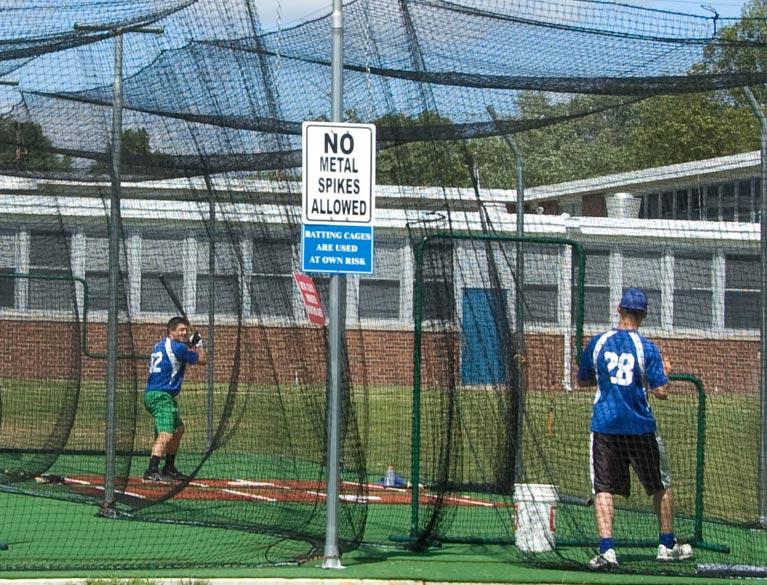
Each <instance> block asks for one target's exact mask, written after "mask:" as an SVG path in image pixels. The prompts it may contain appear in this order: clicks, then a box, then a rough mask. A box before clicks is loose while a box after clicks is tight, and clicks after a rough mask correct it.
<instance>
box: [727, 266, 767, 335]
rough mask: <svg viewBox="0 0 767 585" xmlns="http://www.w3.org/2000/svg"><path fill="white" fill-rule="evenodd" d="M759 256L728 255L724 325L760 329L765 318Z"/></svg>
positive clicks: (733, 327)
mask: <svg viewBox="0 0 767 585" xmlns="http://www.w3.org/2000/svg"><path fill="white" fill-rule="evenodd" d="M760 282H761V265H760V261H759V256H741V255H734V254H733V255H727V256H725V277H724V326H725V327H727V328H730V329H759V327H760V325H759V324H760V322H761V312H760V308H761V301H762V295H761V292H760V287H761V284H760Z"/></svg>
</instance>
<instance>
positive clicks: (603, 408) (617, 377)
mask: <svg viewBox="0 0 767 585" xmlns="http://www.w3.org/2000/svg"><path fill="white" fill-rule="evenodd" d="M578 379H579V380H581V381H584V382H588V381H591V382H594V381H596V384H597V394H596V398H595V399H594V411H593V415H592V417H591V431H592V432H595V433H604V434H606V435H642V434H645V433H654V432H655V430H656V423H655V417H654V416H653V413H652V409H651V408H650V405H649V403H648V402H647V390H646V388H649V390H654V389H655V388H658V387H660V386H663V385H665V384H668V377H666V374H665V372H664V371H663V361H662V359H661V355H660V350H659V349H658V347H657V346H656V345H655V344H654V343H653V342H651V341H650V340H648V339H646V338H645V337H643V336H642V335H640V334H639V333H638V332H636V331H633V330H626V329H612V330H610V331H607V332H605V333H603V334H601V335H597V336H596V337H593V338H592V339H591V341H589V344H588V345H587V346H586V349H585V350H584V352H583V357H582V358H581V363H580V368H579V369H578Z"/></svg>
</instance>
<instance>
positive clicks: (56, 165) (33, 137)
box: [0, 118, 71, 171]
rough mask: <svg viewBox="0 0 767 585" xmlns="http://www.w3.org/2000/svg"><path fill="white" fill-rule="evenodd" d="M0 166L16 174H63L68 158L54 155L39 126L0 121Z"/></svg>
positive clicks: (68, 164) (14, 121) (67, 166)
mask: <svg viewBox="0 0 767 585" xmlns="http://www.w3.org/2000/svg"><path fill="white" fill-rule="evenodd" d="M0 166H1V167H2V168H3V169H9V170H10V169H13V170H17V171H62V170H68V169H69V168H70V167H71V159H70V158H69V157H66V156H61V155H59V154H56V153H55V152H54V149H53V145H52V143H51V141H50V139H49V138H48V137H47V136H46V135H45V133H44V132H43V129H42V127H41V126H40V125H39V124H35V123H33V122H19V121H17V120H13V119H11V118H4V119H1V120H0Z"/></svg>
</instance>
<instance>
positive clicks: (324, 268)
mask: <svg viewBox="0 0 767 585" xmlns="http://www.w3.org/2000/svg"><path fill="white" fill-rule="evenodd" d="M334 14H335V12H334ZM334 105H335V101H334ZM334 112H335V108H334ZM334 119H336V116H335V114H334ZM302 138H303V197H302V204H301V220H302V223H303V225H302V228H301V270H302V271H303V272H320V273H330V274H331V279H330V299H329V302H328V340H329V343H328V345H329V347H328V409H327V412H328V454H327V457H328V459H327V461H328V485H327V506H328V508H327V514H328V515H327V521H326V525H325V552H324V560H323V563H322V566H323V568H326V569H342V568H343V565H341V561H340V557H339V552H338V525H337V518H338V502H339V494H340V481H339V461H340V460H341V429H340V425H341V420H342V412H341V404H342V400H341V390H342V388H343V363H344V359H343V349H344V347H343V344H344V341H343V340H344V332H345V329H346V276H345V275H346V274H372V273H373V249H374V237H373V222H374V218H375V191H374V187H375V174H376V173H375V144H376V128H375V126H374V125H373V124H344V123H340V122H311V121H307V122H304V123H303V126H302ZM297 278H298V277H297ZM299 286H300V283H299ZM307 310H310V309H309V305H307ZM310 318H311V312H310Z"/></svg>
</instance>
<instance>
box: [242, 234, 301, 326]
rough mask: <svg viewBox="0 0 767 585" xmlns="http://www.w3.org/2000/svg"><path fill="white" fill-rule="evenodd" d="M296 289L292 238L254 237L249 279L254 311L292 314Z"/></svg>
mask: <svg viewBox="0 0 767 585" xmlns="http://www.w3.org/2000/svg"><path fill="white" fill-rule="evenodd" d="M294 293H295V288H294V285H293V243H292V241H291V240H289V239H284V238H283V239H280V238H270V239H260V238H257V239H255V240H254V241H253V275H252V276H251V279H250V295H251V303H250V309H251V313H252V315H254V316H256V315H258V316H262V317H286V318H293V317H294V313H293V297H294Z"/></svg>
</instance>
